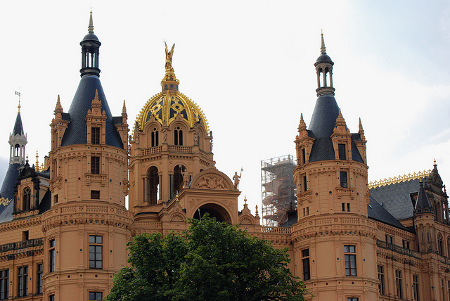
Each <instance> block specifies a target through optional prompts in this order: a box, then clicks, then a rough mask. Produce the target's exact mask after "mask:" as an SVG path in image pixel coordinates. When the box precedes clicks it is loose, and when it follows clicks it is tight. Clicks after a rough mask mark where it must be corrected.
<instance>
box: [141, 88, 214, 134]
mask: <svg viewBox="0 0 450 301" xmlns="http://www.w3.org/2000/svg"><path fill="white" fill-rule="evenodd" d="M178 115H181V117H182V118H183V119H184V120H186V121H187V123H188V124H189V126H190V127H191V128H192V127H194V125H195V123H197V122H202V123H203V126H204V127H205V129H206V132H207V133H209V127H208V122H207V121H206V117H205V114H204V113H203V111H202V110H201V109H200V108H199V107H198V105H197V104H196V103H195V102H194V101H192V100H190V99H189V98H188V97H187V96H185V95H184V94H182V93H180V92H178V91H176V92H175V93H174V92H170V91H163V92H161V93H158V94H156V95H154V96H153V97H152V98H150V99H149V100H148V101H147V103H146V104H145V106H144V107H143V108H142V110H141V112H140V113H139V115H138V117H137V119H136V122H137V123H138V125H139V129H140V130H143V129H144V126H145V124H146V123H147V121H148V120H150V118H151V117H152V116H154V117H155V119H156V120H157V121H158V122H159V123H161V124H162V125H164V124H165V125H170V124H171V123H172V121H174V120H175V118H176V117H177V116H178Z"/></svg>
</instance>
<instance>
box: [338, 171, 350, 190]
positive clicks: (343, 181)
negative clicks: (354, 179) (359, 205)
mask: <svg viewBox="0 0 450 301" xmlns="http://www.w3.org/2000/svg"><path fill="white" fill-rule="evenodd" d="M339 178H340V180H341V187H342V188H348V181H347V172H346V171H341V172H340V177H339Z"/></svg>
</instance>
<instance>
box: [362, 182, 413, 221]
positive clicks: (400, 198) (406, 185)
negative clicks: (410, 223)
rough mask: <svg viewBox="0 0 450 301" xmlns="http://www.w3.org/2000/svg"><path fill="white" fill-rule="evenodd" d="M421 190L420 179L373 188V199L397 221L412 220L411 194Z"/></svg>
mask: <svg viewBox="0 0 450 301" xmlns="http://www.w3.org/2000/svg"><path fill="white" fill-rule="evenodd" d="M418 190H419V179H414V180H409V181H405V182H399V183H394V184H390V185H385V186H379V187H375V188H371V189H370V190H369V192H370V195H371V197H373V198H374V199H375V200H376V201H377V202H378V203H380V204H381V205H382V206H383V207H384V208H385V209H386V210H387V211H389V213H390V214H392V215H393V216H394V217H395V218H396V219H397V220H402V219H405V218H410V217H412V216H413V214H414V207H413V203H412V201H411V197H410V194H411V193H416V192H417V191H418Z"/></svg>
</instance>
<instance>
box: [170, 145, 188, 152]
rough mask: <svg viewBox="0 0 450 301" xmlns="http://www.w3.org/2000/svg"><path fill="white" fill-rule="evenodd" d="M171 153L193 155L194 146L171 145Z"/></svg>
mask: <svg viewBox="0 0 450 301" xmlns="http://www.w3.org/2000/svg"><path fill="white" fill-rule="evenodd" d="M169 152H171V153H192V146H180V145H170V146H169Z"/></svg>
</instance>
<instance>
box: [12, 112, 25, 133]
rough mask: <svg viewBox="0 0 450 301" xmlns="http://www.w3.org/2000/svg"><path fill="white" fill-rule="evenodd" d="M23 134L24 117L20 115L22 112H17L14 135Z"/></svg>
mask: <svg viewBox="0 0 450 301" xmlns="http://www.w3.org/2000/svg"><path fill="white" fill-rule="evenodd" d="M15 135H23V126H22V118H21V117H20V112H18V113H17V117H16V123H14V130H13V136H15Z"/></svg>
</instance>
